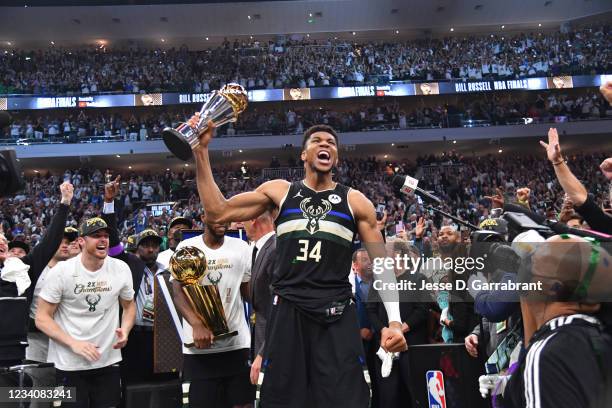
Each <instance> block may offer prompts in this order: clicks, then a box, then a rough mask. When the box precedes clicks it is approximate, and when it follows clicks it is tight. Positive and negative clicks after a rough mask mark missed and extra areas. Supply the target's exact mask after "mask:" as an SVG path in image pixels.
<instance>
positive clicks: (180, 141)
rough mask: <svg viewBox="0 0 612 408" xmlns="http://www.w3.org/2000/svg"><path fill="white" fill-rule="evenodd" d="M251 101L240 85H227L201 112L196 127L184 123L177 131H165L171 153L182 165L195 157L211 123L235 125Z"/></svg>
mask: <svg viewBox="0 0 612 408" xmlns="http://www.w3.org/2000/svg"><path fill="white" fill-rule="evenodd" d="M248 103H249V99H248V96H247V92H246V91H245V89H244V88H243V87H242V86H241V85H238V84H227V85H225V86H224V87H223V88H221V89H220V90H218V91H214V92H213V94H212V96H211V97H210V99H209V100H208V101H207V102H206V103H205V104H204V105H202V109H200V119H199V120H198V123H197V125H196V126H194V127H191V126H190V125H189V124H187V123H181V124H180V125H179V126H178V127H177V128H176V129H173V128H171V127H167V128H165V129H164V130H163V132H162V136H163V139H164V143H165V144H166V147H167V148H168V150H170V152H172V153H173V154H174V155H175V156H176V157H178V158H179V159H181V160H183V161H188V160H190V159H191V158H192V157H193V153H192V150H193V149H195V148H196V147H197V146H198V145H199V144H200V135H201V134H202V133H204V132H205V131H206V129H208V125H207V124H208V121H209V120H212V121H213V123H214V124H215V126H217V127H218V126H221V125H224V124H226V123H228V122H235V121H236V120H238V115H240V114H241V113H242V112H244V110H245V109H246V108H247V105H248Z"/></svg>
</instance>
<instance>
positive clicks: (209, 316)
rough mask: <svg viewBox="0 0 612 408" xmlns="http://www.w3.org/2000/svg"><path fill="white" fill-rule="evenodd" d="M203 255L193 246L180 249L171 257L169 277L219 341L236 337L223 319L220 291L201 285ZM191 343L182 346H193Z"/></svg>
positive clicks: (203, 274)
mask: <svg viewBox="0 0 612 408" xmlns="http://www.w3.org/2000/svg"><path fill="white" fill-rule="evenodd" d="M206 266H207V261H206V255H204V252H202V250H200V249H198V248H196V247H191V246H189V247H183V248H181V249H179V250H177V251H176V252H175V253H174V255H172V257H171V258H170V264H169V269H170V273H172V277H173V278H174V279H176V280H177V281H179V282H181V284H182V289H183V293H185V296H186V297H187V299H188V300H189V303H190V304H191V307H192V309H193V311H194V312H195V313H196V314H197V315H198V317H199V318H200V320H202V323H203V324H204V326H205V327H206V328H207V329H208V330H210V331H211V332H212V333H213V336H214V339H215V340H219V339H223V338H227V337H232V336H236V335H237V334H238V332H237V331H233V332H230V331H229V327H228V325H227V320H226V318H225V311H224V309H223V303H222V302H221V296H220V295H219V289H218V288H217V286H216V285H200V280H201V279H202V278H203V277H205V276H206V275H207V274H208V272H207V271H206ZM193 345H194V344H193V343H191V344H185V347H192V346H193Z"/></svg>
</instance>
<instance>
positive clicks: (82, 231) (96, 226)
mask: <svg viewBox="0 0 612 408" xmlns="http://www.w3.org/2000/svg"><path fill="white" fill-rule="evenodd" d="M100 230H106V231H107V232H110V231H109V228H108V225H107V224H106V221H104V220H103V219H102V218H99V217H93V218H90V219H88V220H85V221H83V222H82V223H81V226H80V227H79V235H80V236H82V237H85V236H87V235H91V234H93V233H94V232H97V231H100Z"/></svg>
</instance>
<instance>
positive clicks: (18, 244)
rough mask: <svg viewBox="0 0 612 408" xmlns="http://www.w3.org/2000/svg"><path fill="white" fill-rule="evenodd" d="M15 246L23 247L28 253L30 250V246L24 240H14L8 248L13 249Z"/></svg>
mask: <svg viewBox="0 0 612 408" xmlns="http://www.w3.org/2000/svg"><path fill="white" fill-rule="evenodd" d="M13 248H21V249H23V250H24V251H25V253H26V255H27V254H28V253H29V252H30V246H29V245H28V244H26V243H25V242H23V241H20V240H14V241H11V242H9V244H8V249H9V250H11V249H13Z"/></svg>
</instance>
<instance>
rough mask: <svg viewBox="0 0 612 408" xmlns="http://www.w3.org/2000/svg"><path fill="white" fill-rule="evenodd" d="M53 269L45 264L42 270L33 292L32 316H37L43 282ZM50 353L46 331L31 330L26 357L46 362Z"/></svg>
mask: <svg viewBox="0 0 612 408" xmlns="http://www.w3.org/2000/svg"><path fill="white" fill-rule="evenodd" d="M50 271H51V268H49V266H45V269H43V271H42V272H41V274H40V276H39V277H38V281H36V286H34V292H33V294H32V303H31V304H30V317H31V318H32V319H34V318H35V317H36V309H37V307H38V296H39V295H40V291H41V290H42V287H43V283H44V281H45V279H46V277H47V275H48V274H49V272H50ZM48 354H49V337H47V335H46V334H45V333H39V332H29V333H28V347H27V348H26V359H28V360H32V361H38V362H41V363H45V362H46V361H47V356H48Z"/></svg>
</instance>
